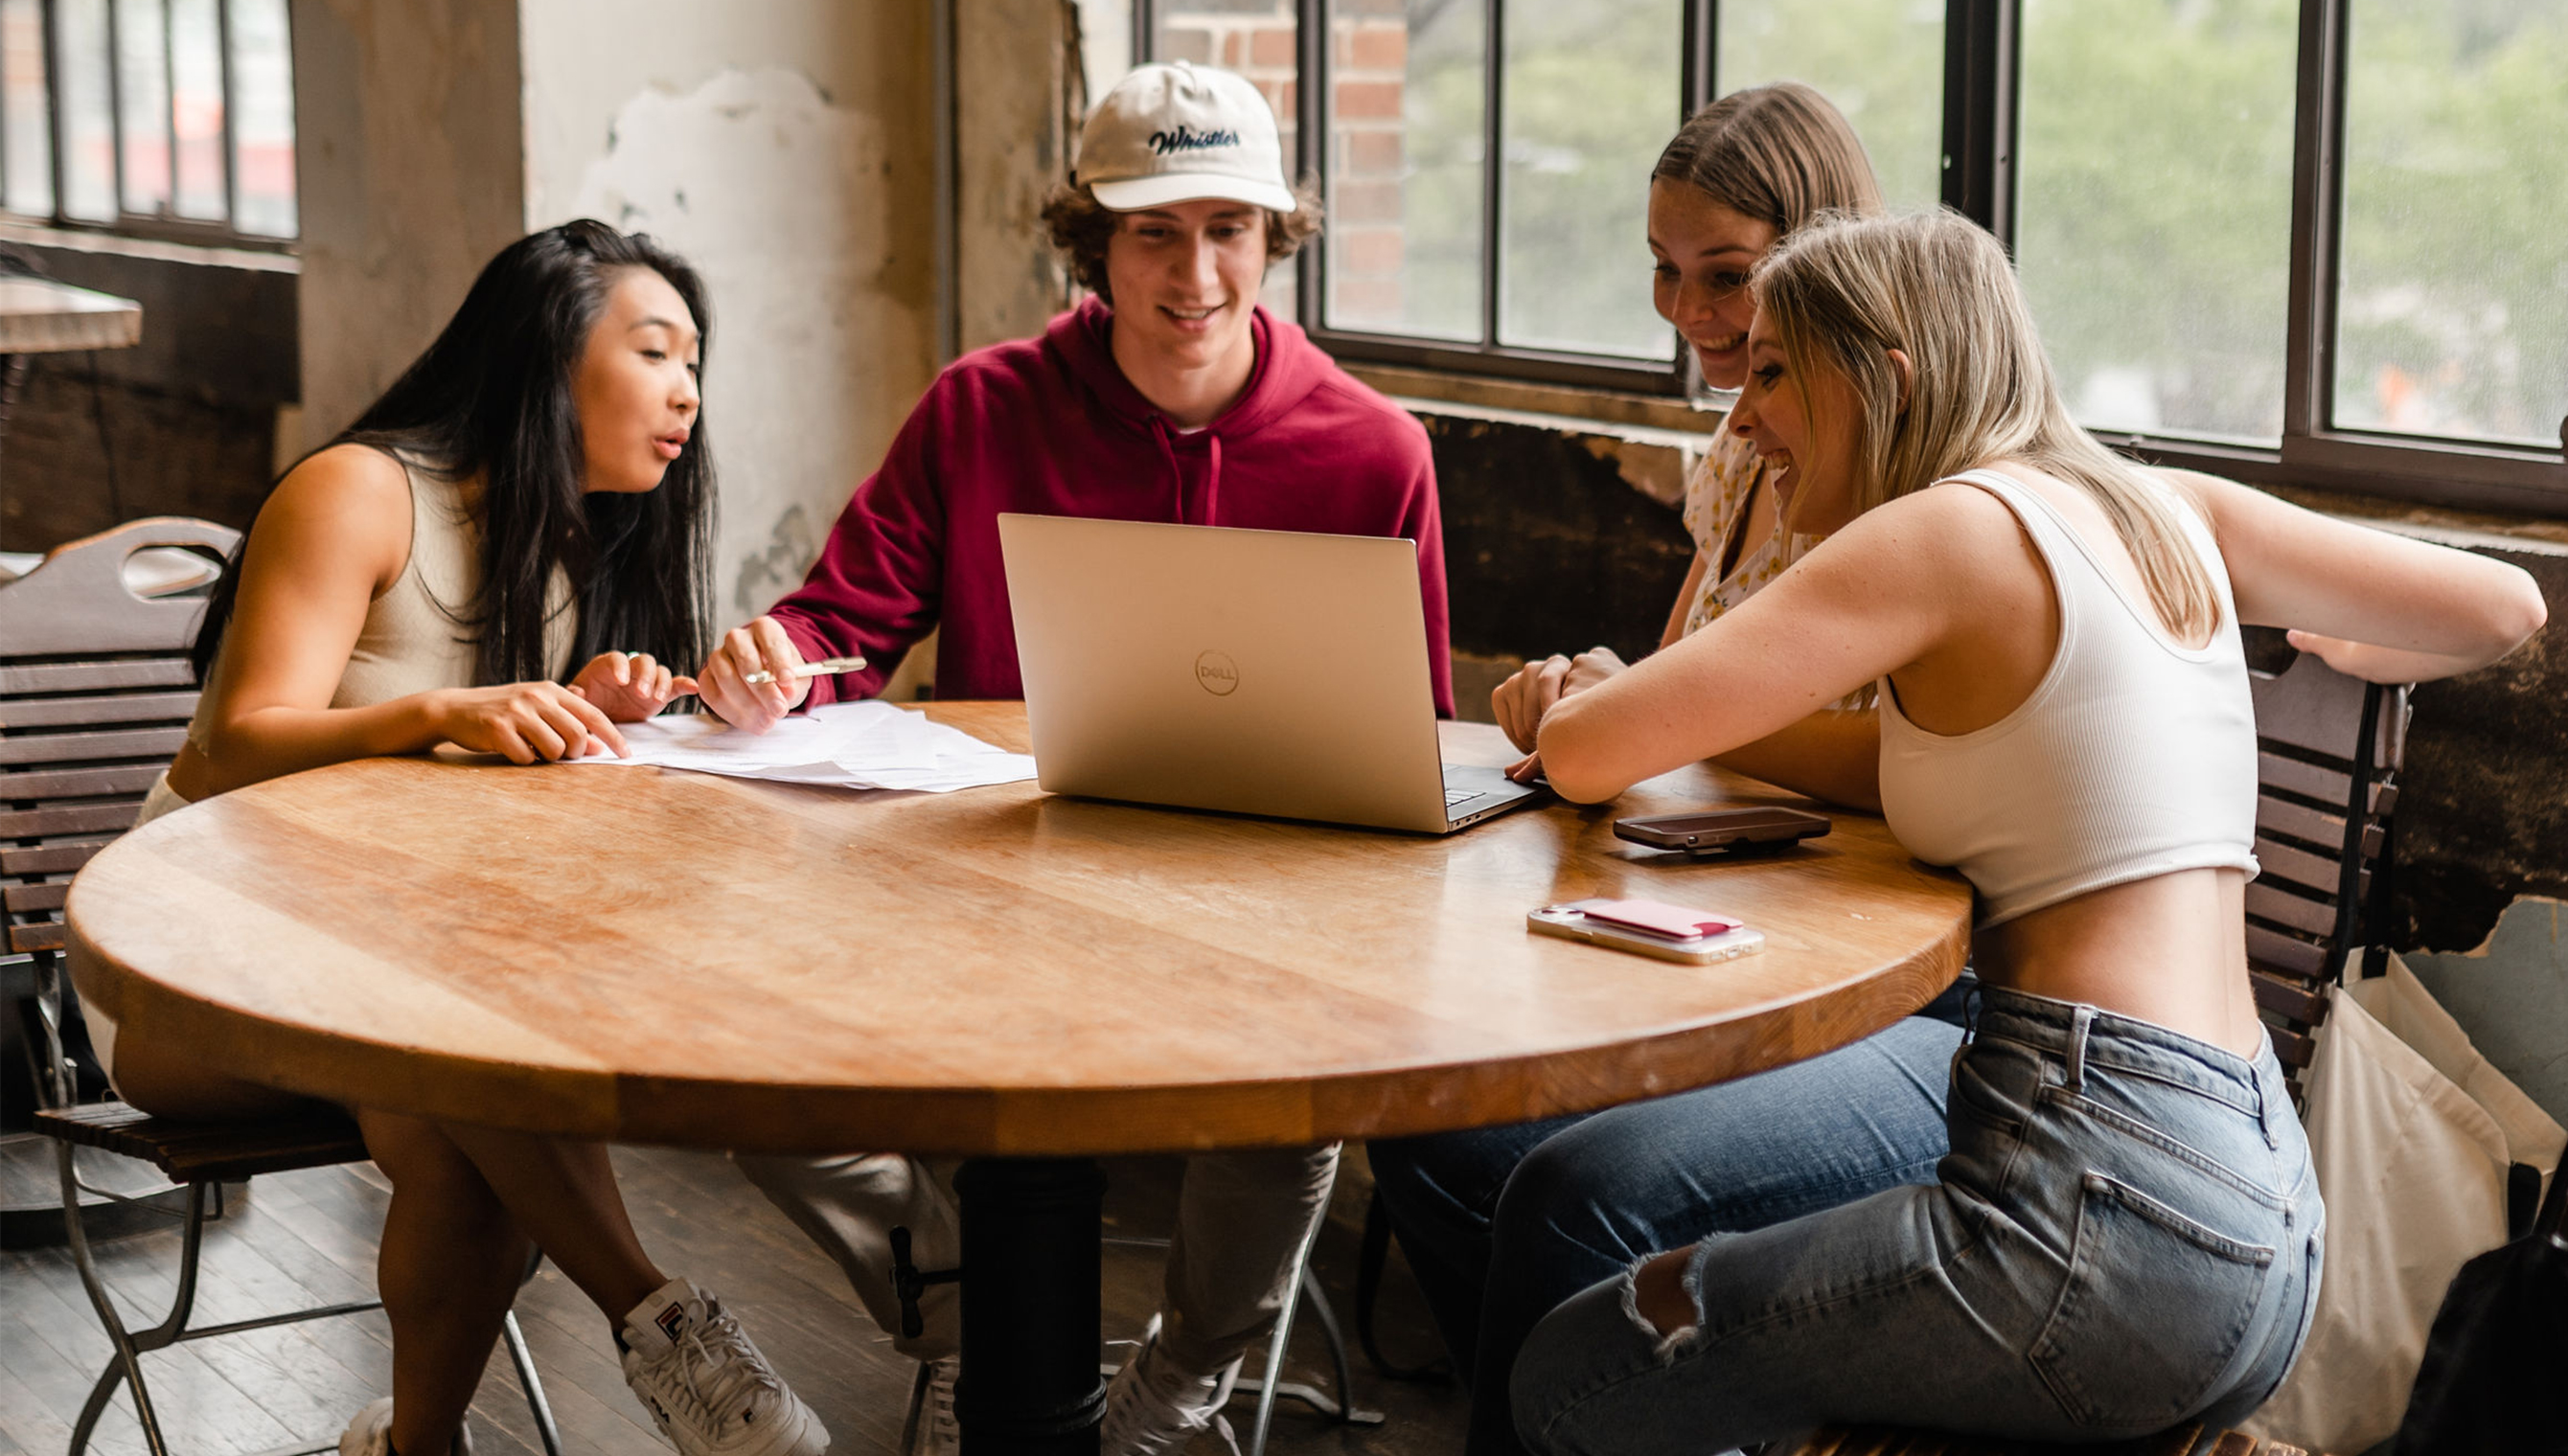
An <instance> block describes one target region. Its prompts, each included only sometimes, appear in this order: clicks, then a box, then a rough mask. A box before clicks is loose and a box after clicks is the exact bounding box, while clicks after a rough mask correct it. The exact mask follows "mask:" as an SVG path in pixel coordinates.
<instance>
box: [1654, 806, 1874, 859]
mask: <svg viewBox="0 0 2568 1456" xmlns="http://www.w3.org/2000/svg"><path fill="white" fill-rule="evenodd" d="M1831 827H1832V826H1831V825H1830V824H1829V823H1828V817H1827V815H1825V814H1810V813H1804V812H1802V811H1801V810H1799V809H1707V810H1705V811H1703V812H1701V813H1695V814H1643V815H1640V816H1637V817H1635V818H1630V819H1617V820H1615V821H1614V837H1615V838H1617V839H1628V840H1630V841H1632V842H1633V843H1634V844H1646V845H1648V846H1650V847H1651V848H1652V849H1677V850H1683V851H1685V852H1686V853H1688V854H1711V853H1713V852H1715V851H1717V850H1741V849H1774V848H1778V847H1780V846H1782V845H1786V844H1797V843H1799V842H1800V841H1801V840H1804V839H1815V838H1817V837H1818V836H1820V835H1822V834H1825V833H1827V832H1828V830H1829V828H1831Z"/></svg>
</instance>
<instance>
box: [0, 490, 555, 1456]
mask: <svg viewBox="0 0 2568 1456" xmlns="http://www.w3.org/2000/svg"><path fill="white" fill-rule="evenodd" d="M239 539H240V536H239V533H238V532H236V531H232V530H229V529H227V528H225V527H222V526H218V525H215V524H213V523H212V522H210V521H197V520H180V519H174V518H161V519H153V520H142V521H135V522H133V523H131V524H128V525H123V526H119V527H117V528H116V529H114V530H111V531H107V532H103V533H101V534H99V535H96V536H91V537H89V538H87V539H85V540H81V541H75V542H72V543H71V544H69V545H66V546H62V547H59V548H57V549H56V550H55V551H53V552H52V553H51V554H50V555H48V556H47V557H46V558H45V561H44V563H43V564H42V565H40V566H38V567H37V568H36V569H35V570H33V571H31V572H29V573H27V574H26V575H25V576H22V577H19V578H17V579H16V580H14V581H11V582H8V583H6V584H5V585H0V885H5V888H0V897H5V901H6V906H7V922H8V952H9V958H10V959H9V961H8V962H6V963H0V965H5V967H6V968H7V969H8V970H10V971H11V972H12V973H13V974H14V975H16V976H18V977H19V978H21V979H22V980H23V982H24V983H25V984H24V985H23V986H22V985H18V984H15V983H13V984H12V985H11V986H10V987H9V988H8V989H9V991H10V992H11V995H12V999H13V1000H15V999H18V998H20V997H23V998H24V999H25V1000H26V1001H28V1002H31V1003H33V1004H34V1005H35V1007H36V1015H37V1020H38V1022H39V1025H38V1027H37V1028H36V1029H35V1030H34V1031H33V1032H32V1033H31V1039H34V1038H36V1037H41V1039H42V1040H43V1042H44V1044H45V1048H46V1056H45V1066H44V1067H43V1069H42V1072H41V1074H40V1075H39V1077H38V1081H39V1091H40V1095H41V1096H42V1097H43V1098H44V1099H45V1100H46V1101H47V1102H48V1104H49V1105H48V1106H47V1107H46V1109H45V1110H43V1111H40V1112H38V1113H37V1114H36V1118H35V1128H36V1131H38V1132H40V1133H42V1134H44V1135H46V1136H48V1137H50V1138H52V1139H54V1144H55V1147H54V1151H55V1165H56V1168H57V1169H58V1171H59V1174H60V1179H61V1185H62V1199H63V1226H64V1233H65V1235H66V1237H67V1238H68V1240H69V1242H70V1244H71V1248H72V1260H73V1263H74V1264H75V1265H77V1266H78V1268H79V1270H80V1277H81V1284H82V1286H83V1288H84V1289H86V1290H87V1291H88V1293H89V1298H90V1304H91V1305H92V1307H94V1308H95V1309H96V1310H97V1312H98V1317H99V1322H100V1323H101V1324H102V1325H103V1326H105V1328H106V1330H107V1335H108V1339H109V1341H110V1342H111V1343H112V1344H114V1346H115V1349H116V1353H115V1355H114V1357H113V1358H112V1359H110V1360H109V1362H108V1365H107V1368H106V1369H104V1370H102V1371H100V1372H99V1376H98V1379H97V1381H96V1382H95V1383H94V1384H92V1386H91V1387H90V1393H89V1398H88V1400H87V1401H86V1402H85V1403H84V1404H83V1406H82V1407H81V1413H80V1417H79V1420H78V1422H77V1423H76V1424H75V1425H74V1427H73V1430H72V1437H71V1443H70V1447H69V1451H68V1453H67V1456H81V1453H82V1451H83V1450H85V1449H86V1448H87V1446H88V1444H89V1438H90V1434H91V1432H92V1431H93V1430H94V1429H95V1428H96V1427H97V1424H98V1420H99V1417H100V1416H101V1415H103V1414H104V1413H105V1412H106V1409H107V1403H108V1401H109V1400H110V1399H112V1398H113V1397H114V1396H115V1394H116V1389H117V1387H118V1386H119V1385H120V1384H130V1385H131V1386H132V1388H133V1392H134V1408H135V1415H136V1417H137V1418H138V1420H139V1422H140V1423H141V1425H142V1427H143V1434H144V1439H145V1441H146V1442H147V1443H148V1444H149V1445H150V1447H151V1450H152V1456H168V1446H167V1443H166V1441H165V1440H164V1439H163V1438H162V1435H161V1431H160V1418H159V1416H158V1414H157V1412H156V1411H155V1410H154V1408H153V1402H152V1393H151V1387H150V1385H149V1384H148V1383H147V1382H146V1381H145V1379H144V1374H143V1366H142V1361H141V1359H140V1357H141V1356H142V1355H145V1354H148V1353H150V1352H152V1351H154V1350H158V1349H164V1348H167V1347H168V1346H170V1345H173V1344H176V1343H179V1342H180V1341H183V1340H194V1339H207V1338H212V1337H214V1336H218V1335H224V1334H235V1333H239V1332H241V1331H244V1330H250V1329H260V1328H265V1327H267V1326H269V1325H274V1324H288V1323H295V1322H299V1321H302V1320H308V1319H326V1318H330V1317H333V1316H336V1315H341V1314H353V1313H358V1312H361V1311H364V1310H378V1309H381V1308H383V1307H382V1305H381V1304H380V1303H379V1302H376V1301H371V1300H370V1301H366V1302H364V1303H362V1304H344V1305H326V1306H320V1307H317V1308H314V1309H308V1310H289V1311H287V1312H284V1313H279V1314H271V1315H267V1316H264V1317H261V1318H256V1319H243V1320H235V1321H232V1322H229V1323H223V1324H210V1325H204V1326H200V1327H196V1328H189V1327H188V1325H187V1320H188V1317H189V1315H190V1314H191V1313H192V1312H193V1310H194V1306H195V1294H196V1272H197V1266H198V1260H199V1256H200V1254H201V1252H202V1248H203V1241H204V1223H205V1219H206V1217H207V1216H208V1211H209V1205H210V1206H212V1207H213V1209H214V1211H215V1214H216V1216H219V1205H220V1202H221V1199H222V1188H223V1186H224V1185H225V1184H237V1183H242V1182H245V1181H246V1180H248V1179H250V1178H252V1177H254V1176H257V1175H259V1174H263V1173H280V1172H287V1171H292V1170H296V1169H302V1168H319V1167H327V1166H330V1165H333V1164H338V1163H352V1162H363V1161H364V1160H365V1158H366V1147H365V1143H364V1141H363V1140H362V1139H361V1138H360V1137H359V1136H358V1133H357V1127H356V1124H355V1123H354V1122H353V1121H351V1120H350V1119H349V1118H348V1117H346V1116H345V1115H344V1114H342V1113H339V1112H337V1111H336V1110H333V1109H316V1110H315V1111H313V1112H311V1113H309V1114H307V1115H304V1116H300V1117H273V1118H261V1119H255V1120H233V1121H204V1122H197V1121H182V1120H177V1119H171V1118H160V1117H153V1116H150V1115H148V1114H146V1113H144V1112H142V1111H140V1110H138V1109H136V1108H134V1107H130V1106H127V1105H126V1104H125V1103H123V1102H116V1101H104V1102H92V1103H77V1102H76V1101H75V1093H76V1089H77V1084H78V1079H77V1078H76V1076H75V1075H74V1068H73V1066H72V1065H71V1060H70V1058H69V1057H68V1056H67V1055H66V1052H65V1049H64V1043H63V1037H62V1030H63V1020H62V1000H63V967H62V954H63V947H64V941H65V934H64V926H63V919H62V912H63V904H64V900H65V897H66V896H67V894H68V893H69V890H70V886H71V878H72V875H73V873H74V872H75V871H77V870H78V869H79V868H80V867H81V866H82V865H83V864H85V863H87V862H88V861H89V859H90V858H91V857H92V856H94V855H96V854H97V853H98V852H99V851H100V850H101V849H103V848H105V847H106V846H107V845H108V844H109V843H110V842H112V841H113V840H114V839H115V837H116V836H117V835H118V834H121V833H123V832H124V831H125V830H126V829H128V828H131V827H132V826H133V824H134V820H135V817H136V816H137V814H138V813H139V812H140V811H141V809H142V807H143V796H144V794H145V793H146V792H148V791H149V790H150V788H151V786H152V782H153V780H154V779H155V778H157V777H158V776H159V775H160V770H161V769H162V768H163V767H165V766H166V765H167V764H168V761H169V758H170V756H171V755H172V754H174V753H175V752H176V751H177V750H178V747H179V745H180V744H181V743H183V742H184V741H185V740H186V732H187V728H186V726H187V720H188V719H189V718H190V717H191V716H192V715H193V714H194V712H195V707H196V680H195V674H194V671H193V669H192V668H191V667H190V665H189V663H188V659H187V648H188V644H189V643H190V642H191V641H193V639H194V637H195V631H196V621H197V617H198V615H199V614H200V613H201V612H202V611H203V609H204V601H203V599H202V598H201V596H170V597H150V596H141V595H137V594H136V593H135V592H134V591H133V590H132V589H130V588H129V587H128V586H127V583H126V575H125V572H126V564H127V562H128V561H129V560H130V559H131V558H132V557H133V556H134V555H135V553H137V552H139V551H144V550H148V549H151V548H154V547H165V546H176V547H188V548H194V549H198V550H203V551H208V552H212V553H214V554H215V555H217V556H222V557H226V558H227V557H228V556H229V554H230V552H231V550H232V548H233V546H234V545H235V544H237V543H238V541H239ZM84 1147H86V1148H94V1149H99V1150H102V1151H106V1152H111V1153H116V1154H119V1155H121V1156H124V1157H129V1158H137V1159H140V1160H142V1161H144V1162H147V1163H150V1164H152V1165H153V1166H155V1167H157V1168H159V1169H160V1172H161V1173H162V1175H163V1176H165V1177H167V1178H168V1179H169V1180H170V1182H171V1183H173V1184H176V1185H180V1186H182V1187H183V1189H184V1190H185V1201H186V1206H185V1212H184V1214H183V1215H182V1216H181V1228H182V1230H183V1233H182V1238H181V1243H180V1246H179V1256H178V1277H177V1290H176V1294H175V1297H174V1298H173V1299H172V1301H171V1304H170V1308H169V1310H168V1312H167V1314H166V1315H165V1316H163V1317H162V1318H161V1319H160V1322H159V1323H157V1324H155V1325H153V1326H151V1327H150V1328H147V1329H142V1330H128V1328H127V1327H126V1324H125V1320H124V1318H123V1316H122V1315H121V1314H120V1313H119V1312H118V1310H117V1308H116V1303H115V1301H114V1300H113V1299H111V1298H110V1297H109V1293H108V1290H107V1286H106V1284H105V1282H104V1281H103V1280H102V1279H101V1278H100V1276H99V1272H98V1266H97V1262H96V1260H95V1259H94V1258H93V1257H92V1251H91V1248H90V1242H89V1235H88V1229H87V1227H86V1224H85V1222H84V1211H85V1209H86V1208H87V1207H88V1206H89V1205H88V1204H86V1203H85V1201H84V1199H83V1196H82V1195H83V1193H84V1192H88V1193H90V1194H92V1195H93V1196H101V1197H104V1198H106V1199H108V1200H110V1201H111V1202H112V1203H114V1204H116V1205H120V1206H124V1207H135V1206H138V1205H142V1206H148V1204H149V1201H148V1200H145V1199H138V1198H134V1197H132V1196H129V1195H121V1194H103V1193H102V1192H101V1191H100V1190H96V1189H85V1187H84V1185H83V1183H82V1180H81V1178H80V1173H79V1168H78V1165H77V1159H76V1150H77V1149H79V1148H84ZM501 1332H502V1334H503V1336H504V1337H505V1339H506V1341H507V1345H508V1353H509V1356H510V1358H511V1359H512V1360H514V1361H515V1363H516V1367H517V1376H518V1380H519V1382H520V1383H521V1385H522V1386H523V1388H524V1390H525V1393H526V1403H527V1405H528V1407H529V1408H530V1409H531V1410H532V1412H533V1415H534V1421H535V1428H536V1431H537V1433H538V1434H539V1435H540V1436H541V1438H542V1440H543V1445H544V1450H545V1452H546V1456H560V1449H561V1444H560V1434H559V1431H558V1429H557V1428H556V1426H555V1425H554V1422H553V1415H552V1408H551V1406H550V1405H549V1404H548V1403H547V1402H546V1400H545V1398H544V1390H543V1382H542V1379H541V1378H540V1377H539V1376H538V1375H537V1374H536V1372H535V1366H534V1361H533V1359H532V1357H531V1356H530V1355H529V1353H528V1352H527V1349H526V1342H525V1336H524V1334H523V1333H522V1332H521V1331H520V1330H519V1329H518V1327H517V1318H516V1315H515V1314H514V1313H511V1314H509V1315H508V1316H507V1317H506V1320H505V1321H504V1323H503V1326H502V1330H501ZM335 1449H336V1443H335V1442H333V1443H332V1444H330V1445H324V1446H319V1447H314V1448H312V1450H313V1451H314V1452H320V1451H330V1450H335Z"/></svg>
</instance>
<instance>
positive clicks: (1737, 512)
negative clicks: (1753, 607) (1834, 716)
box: [1685, 431, 1874, 713]
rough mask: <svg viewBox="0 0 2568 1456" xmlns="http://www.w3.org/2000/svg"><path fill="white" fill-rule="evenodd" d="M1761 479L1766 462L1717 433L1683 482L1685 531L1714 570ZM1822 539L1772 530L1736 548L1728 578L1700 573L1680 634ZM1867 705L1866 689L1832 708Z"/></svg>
mask: <svg viewBox="0 0 2568 1456" xmlns="http://www.w3.org/2000/svg"><path fill="white" fill-rule="evenodd" d="M1765 474H1766V471H1765V461H1764V460H1761V459H1759V458H1758V457H1757V450H1756V447H1755V446H1753V445H1751V444H1750V443H1749V442H1748V441H1746V440H1744V439H1741V438H1740V437H1738V436H1735V435H1732V434H1731V433H1729V432H1728V431H1723V432H1722V433H1721V435H1720V436H1718V437H1716V438H1715V439H1714V440H1713V443H1712V446H1711V448H1709V449H1707V450H1705V451H1704V455H1703V463H1701V464H1699V465H1697V466H1695V471H1694V475H1693V477H1692V478H1690V479H1688V480H1687V481H1686V502H1685V523H1686V529H1687V530H1688V531H1690V532H1692V533H1693V535H1694V543H1695V548H1696V549H1697V550H1699V551H1701V552H1703V554H1704V557H1705V559H1706V560H1708V561H1710V562H1712V564H1713V565H1714V566H1716V567H1717V566H1719V565H1720V564H1721V559H1722V558H1723V557H1724V556H1727V555H1729V554H1730V538H1731V537H1732V536H1734V535H1737V534H1738V533H1739V532H1740V531H1742V530H1745V529H1747V525H1748V504H1749V501H1750V499H1751V497H1753V496H1754V495H1755V494H1756V490H1757V483H1758V482H1759V481H1760V480H1763V479H1765ZM1769 488H1770V487H1769ZM1823 539H1825V538H1824V537H1821V536H1802V535H1795V534H1793V533H1791V532H1788V531H1784V530H1780V529H1778V530H1776V531H1775V532H1774V533H1773V534H1772V535H1769V536H1767V537H1766V538H1765V540H1762V541H1748V542H1743V543H1741V545H1740V548H1739V560H1738V561H1737V562H1736V563H1735V564H1734V565H1733V566H1732V567H1731V568H1730V574H1729V575H1727V576H1723V577H1720V578H1718V579H1715V577H1714V575H1713V573H1712V572H1710V571H1706V572H1705V573H1704V574H1703V584H1702V585H1701V586H1699V587H1697V588H1696V589H1695V596H1694V600H1693V601H1692V602H1689V603H1687V604H1686V619H1685V635H1686V636H1688V637H1692V636H1694V635H1695V634H1696V633H1698V632H1701V631H1702V630H1703V629H1704V627H1705V626H1706V625H1708V624H1709V623H1710V622H1711V621H1712V619H1714V618H1715V617H1718V616H1720V615H1721V614H1722V613H1724V612H1727V611H1729V610H1730V609H1731V608H1733V607H1736V606H1738V605H1739V604H1740V603H1741V602H1744V601H1746V600H1748V599H1749V598H1750V597H1753V596H1755V595H1757V593H1758V592H1759V591H1760V590H1761V589H1763V588H1764V587H1765V584H1766V583H1768V582H1770V581H1772V580H1773V579H1774V578H1776V577H1778V576H1780V575H1782V574H1783V568H1784V567H1786V566H1789V565H1791V564H1792V563H1793V562H1795V561H1798V560H1800V559H1801V558H1802V557H1804V556H1807V555H1808V554H1810V550H1811V548H1812V547H1814V546H1816V545H1818V544H1819V542H1820V541H1821V540H1823ZM1873 702H1874V690H1873V689H1872V688H1871V687H1870V686H1866V687H1862V688H1858V689H1856V690H1855V691H1854V692H1852V693H1849V694H1847V695H1846V696H1845V697H1844V698H1843V699H1842V700H1840V701H1839V702H1838V703H1837V704H1836V705H1835V706H1836V708H1837V709H1838V711H1839V712H1843V713H1869V712H1871V711H1872V707H1873Z"/></svg>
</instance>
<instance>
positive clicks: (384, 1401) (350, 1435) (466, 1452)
mask: <svg viewBox="0 0 2568 1456" xmlns="http://www.w3.org/2000/svg"><path fill="white" fill-rule="evenodd" d="M339 1456H393V1398H392V1397H391V1396H389V1395H381V1396H377V1397H376V1398H374V1399H373V1400H369V1401H367V1402H366V1408H365V1409H363V1410H361V1411H358V1412H357V1418H356V1419H355V1420H352V1421H350V1422H348V1428H347V1429H346V1430H345V1431H342V1432H340V1433H339ZM455 1456H473V1427H472V1425H471V1424H470V1423H467V1424H465V1425H461V1426H458V1427H456V1428H455Z"/></svg>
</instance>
